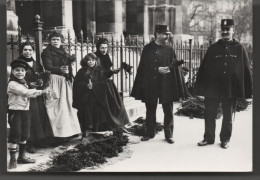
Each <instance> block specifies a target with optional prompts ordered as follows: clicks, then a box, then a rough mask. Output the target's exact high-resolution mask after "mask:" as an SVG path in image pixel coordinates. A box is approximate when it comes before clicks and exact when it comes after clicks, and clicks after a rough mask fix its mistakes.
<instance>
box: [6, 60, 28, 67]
mask: <svg viewBox="0 0 260 180" xmlns="http://www.w3.org/2000/svg"><path fill="white" fill-rule="evenodd" d="M10 66H11V68H12V69H14V68H16V67H23V68H24V69H25V70H27V69H28V67H29V65H28V63H27V62H26V61H24V60H22V59H15V60H13V61H12V62H11V64H10Z"/></svg>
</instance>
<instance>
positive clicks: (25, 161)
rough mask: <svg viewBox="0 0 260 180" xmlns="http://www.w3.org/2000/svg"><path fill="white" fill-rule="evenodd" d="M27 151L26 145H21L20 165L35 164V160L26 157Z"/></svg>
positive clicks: (18, 159) (18, 161)
mask: <svg viewBox="0 0 260 180" xmlns="http://www.w3.org/2000/svg"><path fill="white" fill-rule="evenodd" d="M25 151H26V144H20V145H19V156H18V158H17V163H18V164H28V163H35V162H36V161H35V159H31V158H29V157H26V156H25Z"/></svg>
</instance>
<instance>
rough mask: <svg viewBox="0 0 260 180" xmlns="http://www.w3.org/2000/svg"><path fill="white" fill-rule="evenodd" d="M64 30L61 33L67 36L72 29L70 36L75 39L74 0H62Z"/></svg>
mask: <svg viewBox="0 0 260 180" xmlns="http://www.w3.org/2000/svg"><path fill="white" fill-rule="evenodd" d="M61 8H62V26H63V28H62V31H61V33H62V34H63V35H65V37H67V33H68V32H67V31H68V30H70V36H71V38H73V39H74V37H75V33H74V29H73V14H72V0H62V2H61Z"/></svg>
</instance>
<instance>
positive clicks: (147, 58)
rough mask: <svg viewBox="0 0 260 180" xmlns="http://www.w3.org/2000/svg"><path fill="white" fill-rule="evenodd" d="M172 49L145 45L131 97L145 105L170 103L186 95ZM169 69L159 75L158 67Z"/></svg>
mask: <svg viewBox="0 0 260 180" xmlns="http://www.w3.org/2000/svg"><path fill="white" fill-rule="evenodd" d="M176 61H177V60H176V55H175V52H174V50H173V48H172V47H170V46H168V45H163V46H160V45H157V44H156V43H155V42H154V41H152V42H150V43H149V44H147V45H146V46H145V47H144V49H143V51H142V55H141V59H140V63H139V66H138V70H137V74H136V78H135V81H134V85H133V89H132V92H131V96H132V97H134V98H135V99H137V100H141V101H142V102H145V103H156V102H157V101H158V98H159V103H160V104H162V103H170V102H174V101H179V100H180V98H186V97H187V95H188V92H187V88H186V86H185V82H184V77H183V75H182V72H181V70H180V67H178V66H177V65H176ZM161 66H163V67H165V66H168V67H170V73H167V74H164V75H162V74H160V73H159V72H158V67H161Z"/></svg>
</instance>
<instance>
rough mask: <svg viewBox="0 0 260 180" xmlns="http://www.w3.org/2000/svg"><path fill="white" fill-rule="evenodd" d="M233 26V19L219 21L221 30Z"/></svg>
mask: <svg viewBox="0 0 260 180" xmlns="http://www.w3.org/2000/svg"><path fill="white" fill-rule="evenodd" d="M232 26H234V20H233V19H221V28H225V27H232Z"/></svg>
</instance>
